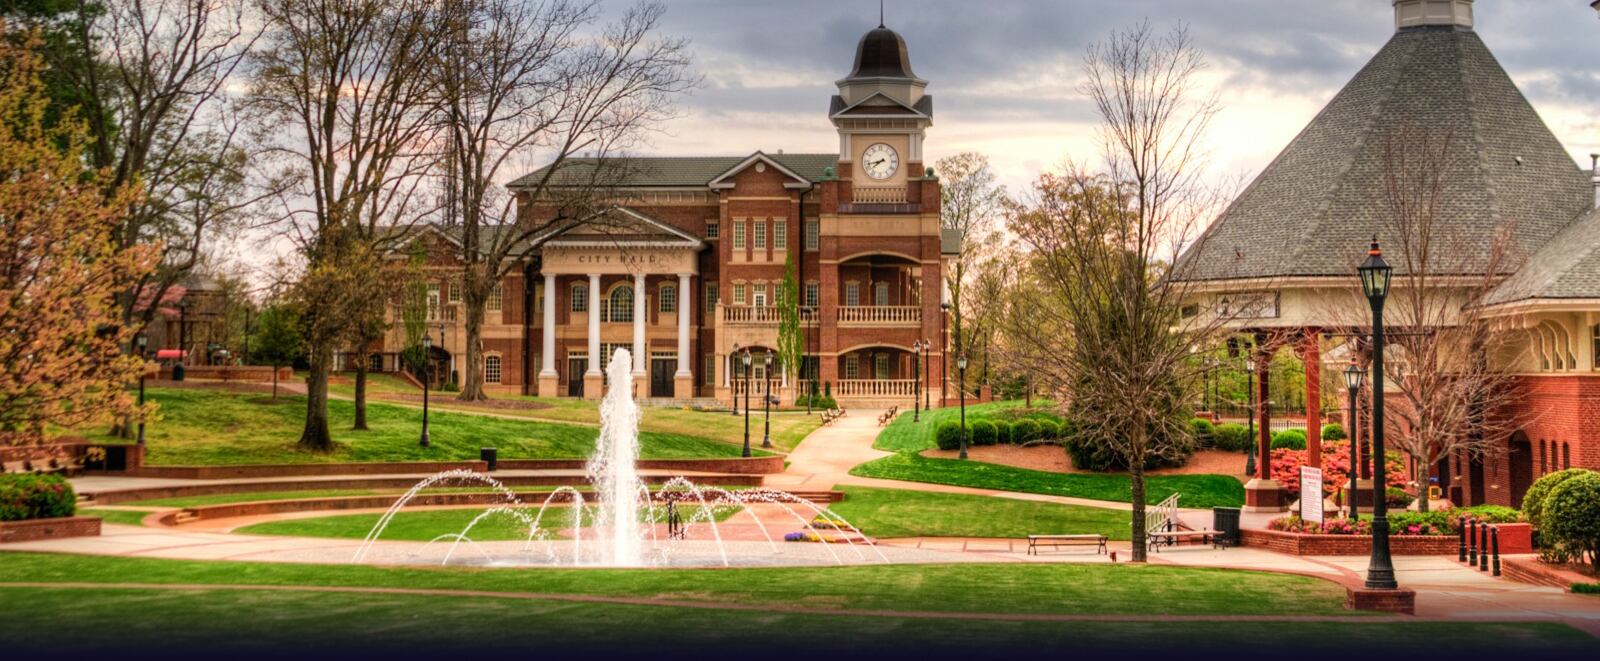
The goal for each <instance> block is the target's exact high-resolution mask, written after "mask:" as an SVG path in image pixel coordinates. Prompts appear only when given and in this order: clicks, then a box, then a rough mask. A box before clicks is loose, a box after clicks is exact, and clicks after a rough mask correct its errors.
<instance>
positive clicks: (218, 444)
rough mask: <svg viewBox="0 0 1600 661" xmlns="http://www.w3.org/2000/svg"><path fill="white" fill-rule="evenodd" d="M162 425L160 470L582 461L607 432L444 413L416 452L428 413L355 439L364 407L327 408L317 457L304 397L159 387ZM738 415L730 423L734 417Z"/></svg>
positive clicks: (696, 448) (650, 451)
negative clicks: (305, 438)
mask: <svg viewBox="0 0 1600 661" xmlns="http://www.w3.org/2000/svg"><path fill="white" fill-rule="evenodd" d="M148 396H149V397H150V398H151V399H153V400H155V401H156V402H158V403H159V405H160V411H159V413H158V419H156V420H154V421H152V422H151V423H150V424H149V425H148V427H147V431H146V439H147V445H146V455H145V461H146V463H148V464H151V465H187V464H203V465H219V464H228V465H232V464H279V463H317V462H346V461H460V460H469V459H477V458H478V449H479V448H480V447H483V446H486V445H492V446H496V447H498V448H499V449H500V458H502V459H553V458H582V457H587V456H589V454H590V452H591V451H593V449H594V443H595V437H596V436H597V435H598V430H597V429H595V428H593V427H585V426H578V425H569V424H558V423H551V422H543V421H535V420H511V419H505V418H500V417H490V416H483V415H471V414H463V413H449V412H440V411H435V412H432V413H431V414H430V417H429V432H430V436H431V440H432V447H429V448H423V447H420V446H419V445H418V444H417V435H418V431H419V430H420V429H421V424H422V412H421V411H420V410H418V409H414V408H410V407H403V406H394V405H389V404H380V403H371V404H368V405H367V420H368V424H369V426H370V427H371V429H370V430H369V431H363V432H357V431H352V430H351V429H350V426H351V424H352V422H353V420H354V416H355V405H354V404H353V403H351V402H348V401H343V400H331V401H329V402H328V413H329V418H330V420H329V426H330V427H331V429H332V430H333V439H334V443H335V447H334V449H333V450H332V451H331V452H325V453H323V452H311V451H307V450H304V449H301V448H300V447H298V446H297V445H296V443H295V441H296V439H298V438H299V435H300V431H301V429H302V427H303V426H304V422H305V398H304V397H301V396H294V397H281V398H279V399H278V400H271V399H269V398H268V397H267V396H265V395H261V394H255V393H234V392H222V391H214V390H200V389H187V388H152V389H150V390H149V391H148ZM729 417H731V416H729ZM104 432H105V427H104V426H103V425H101V426H95V427H90V428H86V429H81V430H79V433H83V434H86V435H87V436H88V437H90V438H91V439H94V440H100V441H104V442H126V440H125V439H116V438H111V437H109V436H105V435H104ZM739 451H740V448H739V447H737V446H735V445H733V444H731V443H723V442H718V441H714V440H710V439H708V438H706V437H704V436H695V435H686V434H679V433H664V432H642V433H641V434H640V456H641V457H644V458H647V459H679V458H701V457H736V456H738V455H739Z"/></svg>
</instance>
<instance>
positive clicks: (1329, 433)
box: [1322, 422, 1349, 441]
mask: <svg viewBox="0 0 1600 661" xmlns="http://www.w3.org/2000/svg"><path fill="white" fill-rule="evenodd" d="M1346 438H1349V436H1348V435H1346V434H1345V433H1344V425H1341V424H1339V423H1337V422H1330V423H1328V424H1325V425H1323V426H1322V440H1324V441H1342V440H1344V439H1346Z"/></svg>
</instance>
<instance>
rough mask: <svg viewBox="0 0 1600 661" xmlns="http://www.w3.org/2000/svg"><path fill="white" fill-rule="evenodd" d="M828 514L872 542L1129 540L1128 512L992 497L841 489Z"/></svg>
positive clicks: (896, 490) (862, 488)
mask: <svg viewBox="0 0 1600 661" xmlns="http://www.w3.org/2000/svg"><path fill="white" fill-rule="evenodd" d="M841 490H843V491H844V493H845V499H844V501H843V502H839V503H834V504H833V505H832V506H831V507H830V508H829V509H832V510H833V512H834V513H835V514H838V515H839V516H842V517H844V518H845V519H847V520H849V521H850V523H851V524H853V525H855V526H856V527H857V528H859V529H860V530H861V531H862V532H863V533H865V534H867V535H869V536H872V537H923V536H926V537H1026V536H1028V535H1029V534H1057V535H1062V534H1088V533H1099V534H1102V535H1105V536H1106V537H1108V538H1111V539H1128V538H1129V537H1130V530H1129V528H1128V513H1127V512H1123V511H1119V510H1110V509H1104V508H1099V507H1082V506H1078V505H1058V504H1054V503H1036V502H1028V501H1023V500H1012V499H1009V498H994V497H990V496H967V495H962V494H947V493H931V492H927V491H907V490H903V489H874V488H871V487H841Z"/></svg>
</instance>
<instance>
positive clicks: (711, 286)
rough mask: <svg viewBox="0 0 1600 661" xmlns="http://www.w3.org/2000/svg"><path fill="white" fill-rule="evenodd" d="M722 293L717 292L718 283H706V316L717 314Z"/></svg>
mask: <svg viewBox="0 0 1600 661" xmlns="http://www.w3.org/2000/svg"><path fill="white" fill-rule="evenodd" d="M721 293H722V292H719V291H717V283H715V282H708V283H706V314H716V312H717V300H718V297H719V295H720V294H721Z"/></svg>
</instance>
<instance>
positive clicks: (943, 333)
mask: <svg viewBox="0 0 1600 661" xmlns="http://www.w3.org/2000/svg"><path fill="white" fill-rule="evenodd" d="M939 309H940V310H943V311H944V314H941V315H939V328H940V330H939V336H940V338H942V339H941V340H940V347H941V348H940V350H939V406H940V407H941V408H942V407H945V406H949V405H950V404H949V402H950V304H949V303H940V304H939Z"/></svg>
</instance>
